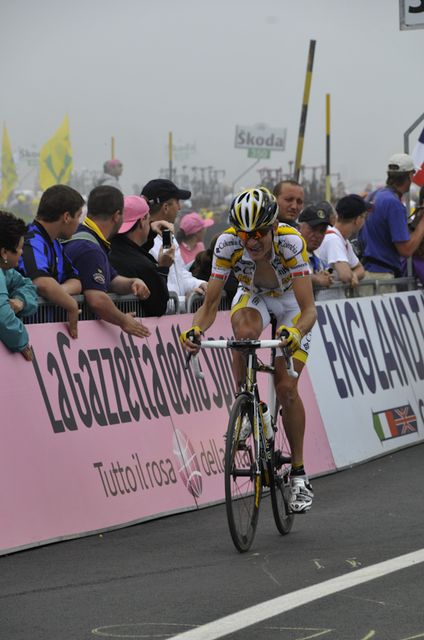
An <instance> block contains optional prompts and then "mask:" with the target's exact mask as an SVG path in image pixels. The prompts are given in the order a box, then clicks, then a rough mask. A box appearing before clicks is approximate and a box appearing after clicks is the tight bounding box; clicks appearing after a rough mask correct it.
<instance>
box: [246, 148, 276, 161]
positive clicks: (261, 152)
mask: <svg viewBox="0 0 424 640" xmlns="http://www.w3.org/2000/svg"><path fill="white" fill-rule="evenodd" d="M247 157H248V158H257V159H258V160H267V159H268V158H270V157H271V150H270V149H248V150H247Z"/></svg>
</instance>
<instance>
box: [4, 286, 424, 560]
mask: <svg viewBox="0 0 424 640" xmlns="http://www.w3.org/2000/svg"><path fill="white" fill-rule="evenodd" d="M317 310H318V321H317V323H316V325H315V327H314V330H313V335H312V348H311V357H310V359H309V361H308V365H307V367H306V369H305V371H304V373H303V374H302V377H301V379H300V392H301V395H302V398H303V399H304V403H305V408H306V415H307V425H306V442H305V463H306V466H307V469H308V472H309V473H310V474H311V475H312V476H317V475H321V474H325V473H330V472H333V471H336V470H338V469H343V468H345V467H348V466H350V465H352V464H356V463H358V462H362V461H364V460H368V459H370V458H373V457H376V456H379V455H384V454H386V453H389V452H391V451H394V450H396V449H399V448H402V447H405V446H410V445H412V444H416V443H418V442H421V441H422V440H423V438H424V393H423V379H424V329H423V327H424V295H423V291H422V290H415V291H401V292H397V293H391V294H384V295H377V296H373V297H369V298H355V299H343V300H334V301H325V302H318V303H317ZM143 322H144V323H145V324H146V325H147V326H148V327H149V328H150V329H151V332H152V333H151V336H150V337H149V338H147V339H138V338H133V337H131V336H128V335H126V334H124V333H123V332H122V331H120V329H119V328H118V327H115V326H112V325H110V324H108V323H105V322H102V321H98V320H87V321H85V322H81V323H80V326H79V337H78V339H77V340H72V339H71V338H70V337H69V335H68V332H67V327H66V324H65V323H63V322H62V323H61V322H57V323H48V324H40V323H38V324H37V323H36V324H32V325H29V326H28V331H29V333H30V339H31V343H32V345H33V348H34V354H35V357H34V361H33V362H32V363H28V362H26V361H25V360H24V359H23V358H22V357H20V356H19V355H18V354H12V353H10V352H9V351H8V350H7V349H6V348H5V347H4V346H3V345H2V344H0V354H1V364H0V367H1V368H2V372H1V373H2V385H1V388H0V397H1V406H2V417H3V421H2V447H1V451H0V482H1V486H2V487H3V491H2V492H1V496H2V497H1V511H2V522H3V526H2V527H1V528H0V554H5V553H10V552H12V551H17V550H19V549H23V548H28V547H33V546H37V545H40V544H46V543H48V542H52V541H57V540H62V539H70V538H73V537H78V536H82V535H87V534H92V533H95V532H99V531H104V530H109V529H113V528H116V527H121V526H126V525H128V524H131V523H136V522H141V521H143V520H147V519H150V518H154V517H158V516H162V515H164V514H171V513H176V512H181V511H185V510H189V509H197V508H201V507H204V506H207V505H211V504H215V503H217V502H221V501H222V500H223V495H224V483H223V471H224V468H223V455H224V442H225V441H224V434H225V430H226V424H227V420H228V415H229V411H230V408H231V405H232V402H233V393H234V387H233V379H232V372H231V355H230V353H227V352H226V351H219V352H215V351H212V352H210V353H207V352H206V351H205V352H202V354H201V366H202V369H203V372H204V376H205V377H204V379H203V380H197V379H195V378H194V377H193V373H192V371H191V370H190V369H186V368H185V357H184V353H183V351H182V349H181V347H180V343H179V334H180V332H181V331H182V330H183V329H185V328H187V318H186V317H185V316H184V315H167V316H164V317H162V318H146V319H145V320H143ZM264 335H266V336H268V335H269V334H268V333H266V334H264ZM230 336H231V325H230V321H229V314H228V312H227V311H220V312H219V313H218V316H217V320H216V323H215V324H214V325H213V327H212V328H211V329H210V330H209V331H208V332H207V337H208V338H221V337H230ZM264 357H266V356H264ZM268 383H269V381H268V378H267V377H266V375H265V374H264V375H263V379H261V385H263V386H264V387H265V386H266V385H267V384H268ZM264 391H266V389H264ZM341 416H342V417H343V418H342V419H341ZM325 499H326V498H325V496H324V495H323V496H320V501H324V502H325Z"/></svg>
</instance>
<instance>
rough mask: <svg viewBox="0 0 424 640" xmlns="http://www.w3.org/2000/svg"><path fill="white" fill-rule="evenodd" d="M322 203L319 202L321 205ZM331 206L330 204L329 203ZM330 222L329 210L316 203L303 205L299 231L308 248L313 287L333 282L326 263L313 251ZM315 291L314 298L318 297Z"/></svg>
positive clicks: (319, 244) (320, 242) (324, 285)
mask: <svg viewBox="0 0 424 640" xmlns="http://www.w3.org/2000/svg"><path fill="white" fill-rule="evenodd" d="M322 204H324V203H321V205H322ZM325 204H327V205H329V203H325ZM330 207H331V205H330ZM329 224H330V210H329V208H328V207H326V208H325V209H324V208H323V207H322V206H320V205H318V206H314V205H309V206H308V207H305V209H303V211H302V212H301V214H300V216H299V231H300V233H301V234H302V236H303V237H304V239H305V242H306V248H307V250H308V256H309V265H310V267H311V270H312V275H311V280H312V285H313V287H314V289H316V288H319V289H321V288H327V289H328V287H329V286H331V284H332V283H333V276H332V275H331V273H330V271H329V270H328V268H327V264H326V263H325V262H323V261H322V260H321V258H319V257H318V256H317V254H316V253H315V251H316V250H317V249H318V248H319V247H320V246H321V244H322V241H323V240H324V237H325V232H326V231H327V228H328V226H329ZM318 297H319V295H318V292H315V298H318Z"/></svg>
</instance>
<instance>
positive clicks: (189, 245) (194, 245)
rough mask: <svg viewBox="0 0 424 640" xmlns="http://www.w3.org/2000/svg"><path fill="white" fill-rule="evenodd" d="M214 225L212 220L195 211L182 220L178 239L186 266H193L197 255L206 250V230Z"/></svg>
mask: <svg viewBox="0 0 424 640" xmlns="http://www.w3.org/2000/svg"><path fill="white" fill-rule="evenodd" d="M213 224H214V221H213V219H212V218H207V219H205V218H202V217H201V216H199V214H198V213H196V212H195V211H193V213H186V215H185V216H183V217H182V218H181V220H180V228H179V230H178V231H177V235H176V238H177V242H178V245H179V247H180V252H181V257H182V259H183V260H184V262H185V264H191V263H192V262H193V260H194V258H195V257H196V256H197V254H198V253H200V252H201V251H204V250H205V245H204V242H203V241H204V238H205V230H206V229H207V228H208V227H211V226H212V225H213Z"/></svg>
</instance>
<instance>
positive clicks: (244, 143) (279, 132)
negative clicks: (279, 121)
mask: <svg viewBox="0 0 424 640" xmlns="http://www.w3.org/2000/svg"><path fill="white" fill-rule="evenodd" d="M286 135H287V129H275V128H271V127H268V126H267V125H266V124H256V125H253V126H248V127H243V126H240V125H237V126H236V138H235V144H234V146H235V148H236V149H268V150H269V151H284V150H285V148H286ZM249 157H251V158H257V157H258V156H249ZM267 157H269V156H267Z"/></svg>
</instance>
